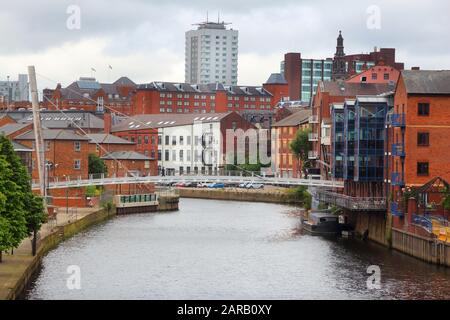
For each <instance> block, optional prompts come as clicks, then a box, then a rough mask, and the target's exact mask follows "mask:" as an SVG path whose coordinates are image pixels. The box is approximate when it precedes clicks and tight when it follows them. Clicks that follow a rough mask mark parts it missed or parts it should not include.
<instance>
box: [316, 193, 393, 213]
mask: <svg viewBox="0 0 450 320" xmlns="http://www.w3.org/2000/svg"><path fill="white" fill-rule="evenodd" d="M317 200H319V201H320V202H325V203H329V204H332V205H336V206H338V207H341V208H345V209H348V210H350V211H385V210H386V198H375V197H367V198H366V197H350V196H347V195H345V194H341V193H336V192H331V191H325V190H317Z"/></svg>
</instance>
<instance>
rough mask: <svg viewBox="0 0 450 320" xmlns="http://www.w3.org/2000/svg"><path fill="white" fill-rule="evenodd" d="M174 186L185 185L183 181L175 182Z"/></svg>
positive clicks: (180, 186)
mask: <svg viewBox="0 0 450 320" xmlns="http://www.w3.org/2000/svg"><path fill="white" fill-rule="evenodd" d="M174 186H175V187H178V188H182V187H185V186H186V185H185V183H184V182H177V183H175V185H174Z"/></svg>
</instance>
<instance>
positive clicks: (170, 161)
mask: <svg viewBox="0 0 450 320" xmlns="http://www.w3.org/2000/svg"><path fill="white" fill-rule="evenodd" d="M250 128H254V126H253V125H252V124H251V123H249V122H248V121H246V120H245V119H244V118H243V117H242V116H241V115H239V114H238V113H236V112H228V113H206V114H201V115H200V114H192V113H189V114H146V115H136V116H134V117H132V118H131V119H123V120H122V121H121V122H120V123H118V124H117V125H114V126H113V128H112V133H113V134H114V135H117V136H119V137H122V138H124V139H128V138H132V139H133V141H138V144H139V141H140V143H143V141H144V140H145V138H144V139H142V138H139V136H142V135H143V134H149V132H150V130H157V132H158V139H157V140H158V167H159V168H160V169H164V171H165V173H166V174H167V175H173V174H190V173H207V174H215V173H217V172H218V171H219V170H220V169H222V168H224V166H225V165H226V164H227V151H229V150H227V147H228V148H231V150H234V143H235V141H234V138H233V139H232V140H231V144H227V141H226V140H227V129H228V130H232V132H231V133H232V134H234V133H239V131H238V130H239V129H242V130H243V132H244V131H246V130H248V129H250ZM132 136H134V137H132ZM241 138H242V139H245V137H244V136H242V137H241ZM231 158H234V157H231Z"/></svg>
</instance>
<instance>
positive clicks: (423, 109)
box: [418, 103, 430, 116]
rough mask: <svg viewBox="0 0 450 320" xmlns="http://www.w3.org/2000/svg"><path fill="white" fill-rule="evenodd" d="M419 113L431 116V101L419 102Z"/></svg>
mask: <svg viewBox="0 0 450 320" xmlns="http://www.w3.org/2000/svg"><path fill="white" fill-rule="evenodd" d="M418 115H419V116H429V115H430V104H429V103H419V106H418Z"/></svg>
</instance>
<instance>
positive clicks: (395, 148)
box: [392, 143, 406, 157]
mask: <svg viewBox="0 0 450 320" xmlns="http://www.w3.org/2000/svg"><path fill="white" fill-rule="evenodd" d="M392 156H394V157H404V156H406V152H405V145H404V144H403V143H394V144H393V145H392Z"/></svg>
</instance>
